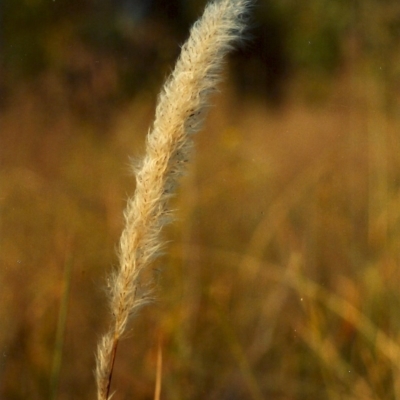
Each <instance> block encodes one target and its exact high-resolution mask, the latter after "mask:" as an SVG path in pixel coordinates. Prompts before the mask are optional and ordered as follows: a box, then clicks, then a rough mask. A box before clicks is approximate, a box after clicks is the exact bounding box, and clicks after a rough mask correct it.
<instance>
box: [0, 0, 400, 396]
mask: <svg viewBox="0 0 400 400" xmlns="http://www.w3.org/2000/svg"><path fill="white" fill-rule="evenodd" d="M203 6H204V1H200V0H199V1H194V0H193V1H190V2H186V1H183V0H181V1H179V0H176V1H171V0H170V1H163V0H153V1H140V0H119V1H111V0H103V1H98V2H95V1H90V0H80V1H77V0H55V1H47V0H3V1H2V3H1V5H0V7H1V8H0V19H1V32H0V49H1V52H0V57H1V66H0V68H1V75H0V116H1V117H0V162H1V170H0V174H1V176H0V187H1V190H0V193H1V195H0V205H1V219H0V243H1V247H0V249H1V251H0V257H1V268H0V282H1V296H0V320H1V326H2V329H1V331H0V349H1V353H0V355H1V358H0V360H1V361H0V397H1V398H2V399H3V398H4V399H44V398H50V399H73V398H80V399H89V398H93V397H94V393H95V385H94V378H93V369H94V352H95V347H96V342H97V340H98V338H99V336H100V333H101V332H103V330H104V329H105V326H106V323H107V320H108V319H107V313H108V308H107V307H108V306H107V302H106V296H105V290H104V289H105V288H106V286H107V280H106V276H107V273H108V272H109V271H110V269H111V268H112V266H115V265H116V264H117V259H116V256H115V246H116V243H117V241H118V237H119V234H120V232H121V229H122V222H123V221H122V210H123V208H124V204H125V200H126V198H127V196H128V195H130V194H132V193H133V191H134V179H133V177H132V176H131V173H130V171H129V168H128V159H129V157H130V156H134V157H139V156H140V155H141V154H143V150H144V138H145V134H146V132H147V130H148V127H149V125H150V124H151V121H152V118H153V112H154V105H155V101H156V96H157V92H158V90H159V88H160V85H161V84H162V81H163V80H164V78H165V76H166V75H167V74H168V73H169V71H171V69H172V66H173V63H174V60H175V58H176V57H177V55H178V53H179V44H181V43H182V42H183V41H184V39H185V38H186V36H187V34H188V29H189V27H190V25H191V24H192V23H193V21H194V20H196V18H197V17H198V16H199V15H200V14H201V11H202V8H203ZM399 35H400V6H399V4H398V2H397V1H396V0H386V1H378V0H364V1H355V0H354V1H342V0H330V1H324V0H309V1H308V2H298V1H294V0H285V1H278V0H270V1H267V0H259V1H258V3H257V5H256V7H255V10H254V17H253V19H252V21H251V29H250V32H249V41H248V42H247V43H245V45H244V46H242V47H241V49H239V50H238V51H236V52H235V54H233V55H232V56H231V57H230V59H229V62H228V63H227V66H226V79H225V82H224V84H223V85H222V86H221V93H220V94H218V95H217V96H216V97H215V98H214V103H215V105H214V106H213V107H212V109H211V111H210V115H209V117H208V119H207V121H206V126H205V128H204V130H203V131H202V132H201V134H199V135H198V136H197V138H196V151H195V154H194V157H193V162H192V163H191V165H190V166H189V168H190V172H189V173H188V175H187V176H186V177H184V182H183V184H182V186H181V188H180V191H179V195H178V196H177V197H176V199H175V200H174V204H173V206H174V208H176V209H177V212H176V221H175V223H174V224H173V225H172V226H170V227H169V228H168V229H167V231H166V232H165V238H166V240H168V242H169V243H168V246H167V251H166V254H165V255H164V256H163V257H162V259H161V260H159V261H158V262H157V263H156V264H155V265H154V277H155V280H156V282H157V284H158V285H157V286H158V289H157V302H156V303H155V304H154V305H152V306H150V307H148V308H147V309H146V310H145V312H143V313H142V314H141V315H140V316H139V317H138V318H137V319H136V321H135V323H134V324H133V326H132V330H131V332H130V338H129V339H128V340H126V341H124V342H123V343H122V344H121V348H120V350H119V353H118V359H117V364H116V371H115V375H114V377H115V381H114V387H115V388H116V389H117V390H118V392H117V397H118V398H121V399H125V398H126V399H128V398H133V397H135V398H137V399H151V398H153V393H154V387H155V379H156V360H157V349H158V346H159V345H160V346H161V349H162V354H163V374H162V396H161V397H162V398H163V399H174V400H179V399H182V400H183V399H204V398H209V399H226V400H234V399H255V400H259V399H264V398H265V399H267V398H273V399H278V400H279V399H282V400H283V399H285V400H295V399H296V400H297V399H311V398H312V399H321V400H322V399H400V377H399V365H400V296H399V284H400V280H399V277H400V276H399V275H400V268H399V262H400V259H399V245H400V203H399V200H400V165H399V164H400V156H399V154H400V152H399V150H400V141H399V133H400V129H399V128H400V127H399V123H400V121H399V119H400V114H399V110H400V108H399V90H400V86H399V83H400V62H399V58H400V52H399V45H400V40H399V39H400V38H399Z"/></svg>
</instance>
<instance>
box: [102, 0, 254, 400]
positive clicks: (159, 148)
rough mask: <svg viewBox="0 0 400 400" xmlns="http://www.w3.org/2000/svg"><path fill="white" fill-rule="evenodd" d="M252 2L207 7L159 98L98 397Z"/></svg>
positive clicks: (114, 291)
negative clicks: (225, 61)
mask: <svg viewBox="0 0 400 400" xmlns="http://www.w3.org/2000/svg"><path fill="white" fill-rule="evenodd" d="M250 3H251V0H219V1H213V2H211V3H210V4H209V5H208V6H207V7H206V9H205V11H204V14H203V16H202V17H201V19H200V20H198V21H197V22H196V23H195V25H194V26H193V27H192V30H191V33H190V37H189V39H188V41H187V42H186V43H185V44H184V45H183V47H182V52H181V55H180V57H179V59H178V61H177V63H176V67H175V70H174V71H173V73H172V74H171V76H170V77H169V79H168V80H167V82H166V83H165V85H164V87H163V89H162V91H161V94H160V96H159V99H158V105H157V108H156V115H155V121H154V123H153V126H152V129H151V130H150V132H149V134H148V137H147V144H146V155H145V157H144V159H143V160H142V162H141V163H140V165H139V166H138V167H137V166H136V167H134V169H135V172H136V191H135V195H134V197H132V198H131V199H129V200H128V203H127V206H126V210H125V213H124V216H125V228H124V230H123V232H122V235H121V239H120V243H119V254H118V255H119V264H120V265H119V269H118V270H117V271H114V273H113V274H112V276H111V279H110V305H111V313H112V320H111V324H110V328H109V330H108V332H107V333H106V334H105V335H104V336H103V337H102V339H101V340H100V342H99V345H98V352H97V367H96V379H97V395H98V400H106V399H109V398H110V385H111V378H112V373H113V368H114V362H115V357H116V352H117V347H118V343H119V341H120V340H121V338H122V337H123V335H124V332H125V331H126V328H127V324H128V322H129V321H130V320H131V319H132V317H133V316H134V315H135V314H136V313H137V312H138V310H139V309H140V308H141V307H143V306H144V305H145V304H146V303H148V301H149V300H150V298H151V297H150V293H149V290H148V289H147V287H148V285H145V284H143V282H142V281H143V272H144V271H146V270H148V267H149V265H150V263H151V262H152V261H153V260H154V258H155V257H156V256H157V255H158V254H159V252H160V249H161V247H162V241H161V239H160V231H161V229H162V228H163V226H164V225H165V224H166V223H168V222H169V221H170V219H171V210H170V209H169V206H168V202H169V199H170V197H171V196H172V195H173V193H174V191H175V188H176V185H177V180H178V177H179V176H180V175H181V174H182V172H183V170H184V164H185V162H186V161H187V160H188V157H189V153H190V148H191V146H192V136H193V134H194V133H195V132H197V131H198V130H199V129H200V127H201V124H202V121H203V117H204V114H205V110H206V109H207V107H208V99H209V95H210V94H211V93H212V92H214V91H215V87H216V84H217V83H218V81H219V80H220V75H221V73H220V72H221V68H222V64H223V58H224V56H225V55H226V53H227V52H228V51H229V50H230V49H231V47H232V45H233V43H234V42H235V41H237V40H238V39H240V38H241V37H242V33H243V30H244V28H245V19H244V16H245V13H246V11H247V10H248V7H249V5H250Z"/></svg>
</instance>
